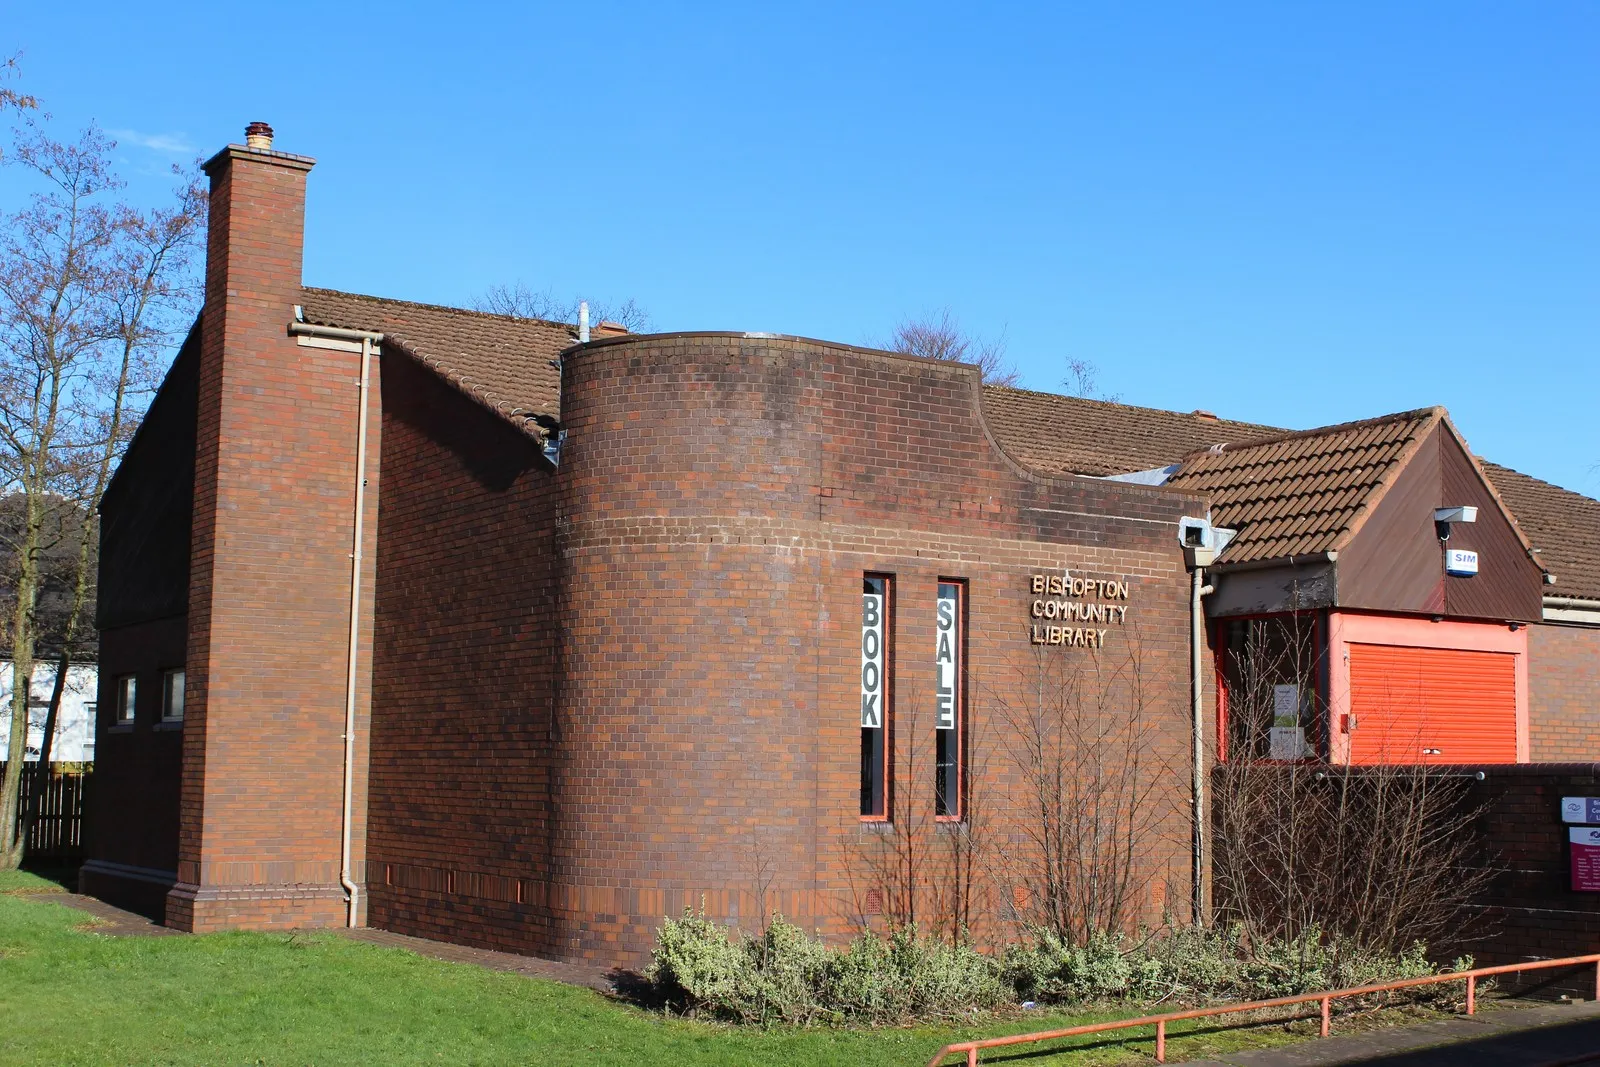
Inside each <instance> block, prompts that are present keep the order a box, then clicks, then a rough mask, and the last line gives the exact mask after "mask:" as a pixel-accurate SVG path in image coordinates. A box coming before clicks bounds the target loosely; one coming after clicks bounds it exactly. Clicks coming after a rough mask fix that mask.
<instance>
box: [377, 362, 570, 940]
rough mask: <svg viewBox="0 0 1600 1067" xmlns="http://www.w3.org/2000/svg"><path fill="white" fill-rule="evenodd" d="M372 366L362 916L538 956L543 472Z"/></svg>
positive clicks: (416, 371) (413, 380)
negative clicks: (369, 705)
mask: <svg viewBox="0 0 1600 1067" xmlns="http://www.w3.org/2000/svg"><path fill="white" fill-rule="evenodd" d="M383 369H384V395H383V405H384V413H383V423H384V424H383V457H382V462H383V484H384V495H383V504H382V507H381V509H380V518H379V537H378V560H377V586H376V589H377V593H376V596H377V599H376V604H375V612H376V642H375V651H374V657H375V658H374V666H373V671H374V686H373V718H372V743H371V752H372V757H371V790H370V801H369V812H370V821H369V826H370V828H371V829H370V831H369V836H368V842H367V847H368V854H369V856H370V857H371V867H370V870H371V875H370V877H369V879H368V887H369V892H370V905H369V910H368V921H369V922H370V923H371V925H374V926H378V927H383V928H387V929H395V930H403V931H406V932H410V933H415V934H419V935H422V936H428V937H438V938H447V939H450V940H456V941H465V942H467V943H471V944H479V945H489V946H499V947H506V948H514V949H522V950H524V951H535V950H538V951H545V950H549V949H550V947H551V945H552V944H553V940H552V935H551V933H550V929H549V920H548V910H547V909H544V908H542V907H540V906H539V905H538V904H537V903H535V902H534V898H533V895H532V894H531V893H530V892H528V889H527V886H528V885H530V884H533V883H539V884H542V883H543V881H544V880H547V879H549V878H550V877H551V868H550V865H549V828H550V823H551V819H552V818H553V817H554V813H555V804H554V802H553V800H552V795H551V789H550V769H551V765H552V762H553V753H554V751H555V745H556V739H554V738H552V736H551V734H550V708H551V702H552V700H553V697H554V692H555V690H554V686H553V681H554V678H555V672H556V669H557V663H556V653H557V649H556V647H555V642H554V637H553V634H554V631H555V625H556V615H555V602H554V592H553V585H552V580H553V575H554V569H553V564H554V555H553V553H552V551H551V544H552V537H553V535H554V534H553V530H554V525H555V523H554V516H555V498H554V495H553V492H552V482H553V480H554V475H553V474H552V473H551V471H550V469H549V467H548V465H547V464H545V463H544V462H543V460H542V459H541V458H540V457H539V451H538V447H537V445H536V444H535V443H534V442H533V441H532V440H530V439H529V438H527V437H526V436H524V435H522V434H521V433H519V432H518V431H516V430H514V429H512V428H511V427H510V426H509V425H507V424H506V423H505V422H503V421H502V420H500V419H498V418H496V417H495V416H493V415H491V414H490V413H488V412H486V411H484V410H483V408H481V407H480V406H478V405H476V404H474V403H472V402H471V401H469V400H467V399H466V398H464V397H463V396H461V395H460V394H459V393H458V392H456V391H455V390H453V389H450V388H447V387H446V386H444V385H443V384H441V383H440V382H439V380H438V379H437V378H436V377H435V376H434V375H433V372H431V371H429V370H426V369H424V368H422V367H420V366H418V365H417V364H416V363H414V362H412V361H411V360H410V359H409V357H406V356H401V355H393V356H387V357H385V360H384V368H383ZM452 884H453V885H454V887H455V890H456V891H455V892H450V891H449V890H450V888H451V885H452ZM430 886H431V887H434V891H429V889H428V887H430ZM519 900H522V901H525V902H526V905H525V906H524V905H519V904H518V903H517V902H518V901H519Z"/></svg>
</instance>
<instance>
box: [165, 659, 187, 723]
mask: <svg viewBox="0 0 1600 1067" xmlns="http://www.w3.org/2000/svg"><path fill="white" fill-rule="evenodd" d="M161 721H162V722H182V721H183V671H181V670H173V671H162V672H161Z"/></svg>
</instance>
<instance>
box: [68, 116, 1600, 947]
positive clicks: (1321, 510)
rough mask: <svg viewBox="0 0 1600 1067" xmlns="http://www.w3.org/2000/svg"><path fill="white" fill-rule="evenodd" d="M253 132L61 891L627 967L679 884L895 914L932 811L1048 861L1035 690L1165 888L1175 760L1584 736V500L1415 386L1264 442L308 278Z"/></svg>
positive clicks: (952, 838)
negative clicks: (1400, 400) (1492, 457)
mask: <svg viewBox="0 0 1600 1067" xmlns="http://www.w3.org/2000/svg"><path fill="white" fill-rule="evenodd" d="M247 141H248V143H247V144H245V145H233V146H229V147H228V148H226V149H224V150H223V151H221V152H220V153H218V154H217V155H216V156H215V157H214V158H213V159H212V160H211V161H210V162H209V163H208V164H207V172H208V174H209V175H210V178H211V214H210V232H209V238H208V245H207V265H206V294H207V296H206V303H205V307H204V310H203V312H202V313H201V314H200V316H199V318H198V320H197V321H196V323H195V324H194V328H193V330H192V332H191V333H190V335H189V337H188V339H187V341H186V342H185V343H184V345H183V346H182V348H181V350H180V351H179V352H178V353H177V356H176V359H175V361H174V363H173V366H172V370H171V372H170V374H169V375H168V377H167V379H166V381H165V383H164V385H163V386H162V388H161V390H160V392H159V394H158V395H157V396H156V398H155V400H154V402H153V404H152V406H151V408H150V411H149V415H148V418H147V419H146V421H145V422H144V424H143V426H142V427H141V428H140V430H139V433H138V436H137V438H136V439H135V440H134V442H133V443H132V445H131V447H130V449H129V451H128V454H127V458H126V460H125V461H124V463H123V464H122V466H121V469H120V470H119V471H118V473H117V475H116V478H115V481H114V483H113V484H112V486H111V487H110V489H109V491H108V492H107V494H106V497H105V503H104V507H103V513H102V529H103V542H102V552H101V575H100V586H99V588H100V599H99V607H98V611H99V616H98V624H99V627H100V632H101V653H100V666H101V683H100V684H101V686H102V689H103V692H102V693H101V694H100V698H99V709H100V710H99V722H98V723H97V725H96V746H97V758H98V766H97V770H96V774H95V781H94V792H93V795H92V797H91V799H90V809H89V813H88V831H87V834H88V842H87V850H88V855H89V860H88V862H87V863H86V865H85V866H84V868H83V871H82V886H83V889H84V891H86V892H89V893H92V894H95V895H97V896H100V897H103V898H105V899H107V900H111V901H115V902H118V903H121V904H124V905H127V906H132V907H136V908H138V909H140V910H143V911H145V912H147V913H148V914H151V915H153V916H155V917H157V918H158V919H159V920H160V921H162V922H164V923H166V924H168V925H171V926H175V927H178V928H180V929H185V930H217V929H224V928H270V927H280V926H319V925H326V926H336V925H344V924H346V923H351V924H365V925H371V926H376V927H382V928H385V929H390V930H396V931H401V932H405V933H410V934H416V935H420V936H425V937H433V938H440V939H445V940H452V941H457V942H462V943H466V944H473V945H481V946H489V947H495V948H502V949H508V950H513V951H520V952H530V953H538V954H543V955H548V956H554V957H559V958H567V959H587V960H596V961H602V962H607V963H612V962H615V963H622V964H637V963H639V962H641V961H642V960H643V959H644V958H645V956H646V954H647V953H648V950H649V946H650V944H651V940H652V937H653V934H654V931H655V928H656V927H657V925H658V924H659V922H660V920H661V918H662V917H663V916H665V915H669V914H674V913H677V912H678V911H680V910H681V909H683V908H685V907H694V908H696V909H699V908H702V907H703V908H704V909H705V910H706V912H707V914H708V915H711V916H713V917H716V918H718V919H721V920H726V921H732V922H740V921H753V920H754V919H755V917H757V916H759V915H761V914H766V913H768V912H770V911H781V912H782V913H783V914H784V915H786V916H788V917H790V918H792V919H794V920H796V921H798V922H800V923H802V924H803V925H806V926H808V927H812V928H817V929H820V930H822V931H824V932H825V933H828V934H839V935H842V934H844V933H845V932H847V931H849V930H850V929H853V928H855V927H856V926H858V925H859V924H860V923H863V922H872V921H874V919H875V917H876V916H878V915H879V914H880V913H881V912H883V911H884V909H885V908H887V907H889V906H890V904H889V903H888V902H887V897H886V894H888V893H889V890H890V889H891V888H892V887H887V886H886V885H885V884H884V883H883V881H882V874H883V862H882V859H883V857H884V856H885V855H887V854H888V853H890V852H892V851H893V850H894V849H895V848H896V847H898V846H897V844H896V843H897V842H904V841H906V840H910V839H911V836H912V835H915V834H924V835H926V839H927V840H928V841H931V842H933V843H934V844H935V845H936V846H937V847H935V848H933V849H931V850H930V851H929V853H928V857H927V859H926V861H925V862H927V863H929V864H931V865H934V866H937V865H938V864H942V863H959V862H960V850H959V845H960V842H961V841H963V840H965V839H966V838H965V837H964V836H963V835H975V834H977V833H978V832H979V831H980V828H981V832H982V833H983V834H984V835H986V839H987V840H989V841H991V842H992V843H993V845H994V851H995V852H996V853H997V854H1000V855H1004V856H1005V857H1007V859H1008V860H1009V861H1014V863H1016V864H1019V865H1024V866H1025V865H1026V863H1027V862H1028V855H1029V851H1028V850H1029V849H1030V848H1032V847H1033V845H1032V844H1031V842H1033V841H1034V840H1035V838H1034V836H1032V835H1030V834H1029V833H1028V829H1029V823H1028V820H1029V819H1030V818H1032V817H1033V816H1032V815H1031V814H1030V813H1031V812H1033V811H1035V810H1037V805H1034V804H1031V803H1030V795H1031V794H1030V790H1032V789H1034V788H1035V786H1034V784H1033V783H1034V781H1035V778H1036V776H1034V775H1033V774H1032V772H1031V771H1030V768H1029V767H1028V766H1027V765H1026V760H1024V759H1021V758H1019V757H1018V755H1017V753H1018V751H1019V750H1020V749H1021V748H1022V747H1025V746H1022V745H1021V744H1020V743H1019V742H1020V740H1022V739H1023V735H1022V733H1019V731H1024V730H1025V729H1026V724H1027V723H1029V722H1038V721H1041V718H1040V717H1041V716H1042V715H1045V713H1046V712H1048V713H1049V715H1053V716H1055V717H1056V721H1064V720H1063V719H1062V716H1073V715H1081V714H1088V713H1090V712H1091V711H1092V713H1093V714H1094V715H1096V716H1099V718H1098V719H1097V720H1096V721H1097V723H1099V724H1100V725H1099V726H1098V727H1097V728H1098V729H1100V731H1101V733H1100V734H1099V735H1098V736H1102V737H1107V738H1115V739H1116V742H1115V743H1118V744H1128V743H1133V744H1137V745H1138V746H1139V750H1140V752H1141V754H1142V757H1141V758H1143V759H1145V760H1146V762H1145V763H1144V764H1142V766H1145V767H1147V768H1149V771H1148V773H1150V774H1151V775H1152V777H1151V779H1150V787H1149V790H1148V792H1147V794H1145V795H1146V796H1147V799H1146V800H1145V801H1144V802H1143V803H1144V804H1146V805H1147V808H1146V809H1145V810H1146V811H1147V812H1148V819H1147V821H1146V823H1145V824H1144V826H1143V828H1142V830H1141V833H1140V835H1139V840H1138V842H1137V844H1136V852H1137V855H1136V857H1135V858H1136V862H1137V865H1138V869H1139V872H1140V876H1139V879H1138V889H1137V893H1138V900H1137V902H1136V903H1137V908H1136V910H1137V911H1139V912H1140V913H1141V914H1147V915H1150V916H1157V915H1159V914H1160V913H1161V911H1162V910H1163V909H1169V908H1180V909H1181V908H1187V907H1188V906H1189V905H1190V901H1189V896H1190V894H1191V886H1192V885H1194V884H1195V882H1196V879H1195V878H1194V874H1195V867H1194V865H1195V863H1196V860H1197V859H1198V860H1199V861H1200V862H1201V863H1204V855H1203V852H1202V851H1201V850H1202V849H1203V843H1202V844H1200V845H1198V846H1197V842H1196V840H1195V835H1194V834H1193V833H1192V832H1191V831H1192V826H1193V820H1194V818H1195V805H1194V796H1193V783H1194V782H1196V781H1198V780H1199V779H1198V777H1197V773H1196V772H1197V771H1198V769H1199V768H1197V767H1196V760H1197V758H1198V759H1199V761H1201V762H1202V763H1204V764H1205V765H1207V766H1209V765H1210V763H1211V762H1212V761H1214V760H1216V759H1226V760H1243V759H1279V760H1283V759H1304V760H1314V761H1325V762H1329V763H1333V764H1360V763H1365V762H1384V761H1391V762H1433V763H1474V764H1483V763H1516V762H1529V761H1551V760H1578V759H1583V760H1589V759H1593V758H1594V757H1595V756H1596V755H1597V754H1600V744H1597V742H1600V738H1597V736H1596V731H1595V729H1594V727H1593V725H1592V723H1591V716H1590V715H1589V714H1588V712H1587V708H1586V706H1585V701H1586V699H1587V697H1586V693H1585V690H1584V687H1583V684H1582V681H1581V677H1580V675H1581V671H1582V665H1583V664H1586V663H1589V662H1591V661H1592V660H1593V659H1594V657H1595V654H1596V652H1597V651H1600V645H1597V644H1596V634H1597V632H1600V631H1597V630H1596V629H1595V627H1596V625H1597V624H1600V566H1596V565H1595V564H1594V563H1593V562H1592V561H1593V560H1595V559H1600V552H1597V551H1596V548H1597V547H1600V546H1597V545H1596V539H1597V536H1600V534H1597V531H1600V511H1597V509H1600V504H1596V503H1595V502H1594V501H1591V500H1588V499H1587V498H1585V497H1581V496H1578V495H1577V494H1572V493H1567V492H1566V491H1565V490H1560V489H1557V488H1556V487H1554V486H1549V485H1546V484H1545V483H1542V482H1539V481H1537V480H1536V479H1533V478H1529V477H1528V476H1526V475H1522V474H1519V473H1517V472H1515V471H1510V470H1508V469H1506V468H1502V467H1497V466H1495V465H1493V464H1492V463H1488V462H1487V461H1485V460H1482V459H1480V458H1479V457H1476V456H1474V455H1473V454H1472V452H1471V451H1470V449H1469V448H1468V447H1467V445H1466V442H1465V440H1464V439H1463V438H1462V436H1461V434H1460V433H1459V432H1458V430H1457V428H1456V427H1455V426H1454V424H1453V423H1452V422H1451V420H1450V418H1449V416H1448V414H1447V413H1446V412H1444V411H1443V410H1442V409H1438V408H1427V409H1421V410H1416V411H1408V412H1402V413H1398V414H1393V415H1386V416H1382V417H1378V418H1373V419H1367V420H1363V421H1359V422H1354V423H1347V424H1343V425H1339V426H1333V427H1325V428H1321V429H1315V430H1308V431H1296V432H1289V431H1284V430H1279V429H1275V428H1273V427H1268V426H1257V425H1250V424H1244V423H1236V422H1229V421H1227V420H1224V419H1219V418H1217V417H1215V416H1213V415H1210V414H1208V413H1205V412H1166V411H1157V410H1153V409H1148V408H1137V407H1130V406H1126V405H1121V404H1111V403H1104V402H1099V401H1092V400H1085V399H1080V398H1073V397H1065V396H1056V395H1052V394H1048V393H1038V392H1030V391H1026V390H1020V389H1012V388H1005V387H996V386H986V385H984V384H983V382H982V381H981V380H980V377H979V375H978V372H977V370H976V369H975V368H973V367H970V366H965V365H961V364H954V363H949V362H940V361H932V360H924V359H918V358H914V357H910V356H904V355H898V354H893V353H887V352H879V351H873V350H869V349H864V348H859V347H854V346H850V345H843V344H834V343H829V342H824V341H816V340H808V339H803V338H796V337H787V336H777V335H771V334H759V333H736V332H721V333H717V332H707V333H675V334H655V335H637V336H636V335H632V334H628V333H627V332H625V331H623V330H622V329H621V328H620V327H615V326H612V325H610V324H605V323H602V324H599V325H597V326H596V327H595V329H594V330H593V331H589V330H588V329H587V327H586V326H581V327H575V326H573V325H570V324H564V323H554V322H544V321H538V320H525V319H512V318H504V317H499V316H495V315H488V314H481V313H477V312H470V311H463V310H458V309H452V308H442V307H434V306H429V305H423V304H414V303H408V302H404V301H398V300H388V299H379V298H375V297H369V296H361V295H356V294H351V293H345V292H340V291H335V290H329V289H317V288H308V287H306V286H304V285H303V284H302V282H301V277H300V272H301V259H302V239H303V216H304V203H305V195H306V187H307V178H308V175H309V173H310V171H311V169H312V160H310V159H308V158H305V157H302V156H298V155H292V154H288V153H285V152H282V151H280V150H278V149H277V148H275V147H273V144H272V138H271V133H270V131H269V130H266V129H265V128H264V127H252V130H251V133H250V137H249V138H248V139H247ZM1440 515H1445V516H1447V517H1446V518H1440V517H1439V516H1440ZM1469 519H1470V521H1469ZM1465 554H1470V556H1471V559H1472V561H1473V563H1474V565H1475V569H1476V573H1458V572H1460V571H1461V570H1462V566H1463V565H1462V564H1461V562H1460V561H1461V560H1463V559H1465V558H1466V555H1465ZM1447 558H1449V559H1453V560H1455V561H1456V562H1455V563H1454V564H1452V565H1451V566H1450V567H1449V568H1447V566H1446V560H1447ZM886 850H887V852H886ZM951 857H954V858H951ZM1023 882H1024V880H1023V879H1021V878H1020V877H1019V876H1018V875H1017V874H1016V872H1015V870H1013V871H1010V872H1009V873H1008V872H1007V871H1006V870H997V871H996V872H995V873H994V874H993V875H992V877H990V878H989V879H988V881H987V883H986V884H984V885H981V886H977V887H971V886H969V887H968V890H967V891H968V892H969V894H973V895H972V896H971V899H970V900H969V903H970V904H972V907H973V910H974V913H977V912H981V913H982V914H983V915H985V916H988V918H987V919H986V920H985V921H991V922H998V921H1013V920H1015V921H1026V919H1027V917H1028V910H1029V909H1030V908H1031V907H1034V906H1035V905H1036V901H1035V900H1033V898H1031V897H1030V896H1029V893H1028V892H1027V887H1026V885H1025V884H1023Z"/></svg>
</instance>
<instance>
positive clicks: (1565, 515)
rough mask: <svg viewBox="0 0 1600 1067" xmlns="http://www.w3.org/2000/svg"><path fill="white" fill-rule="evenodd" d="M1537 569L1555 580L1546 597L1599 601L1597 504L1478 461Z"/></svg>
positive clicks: (1599, 515)
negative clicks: (1527, 545)
mask: <svg viewBox="0 0 1600 1067" xmlns="http://www.w3.org/2000/svg"><path fill="white" fill-rule="evenodd" d="M1478 462H1479V463H1481V464H1482V465H1483V470H1484V473H1485V474H1487V475H1488V476H1489V481H1490V482H1492V483H1494V487H1495V489H1496V490H1497V491H1498V492H1499V494H1500V499H1501V500H1503V501H1504V502H1505V505H1506V507H1507V508H1509V509H1510V510H1511V513H1512V514H1513V515H1515V516H1516V517H1517V525H1519V526H1521V527H1522V532H1523V533H1525V534H1527V535H1528V540H1529V541H1531V542H1532V543H1533V548H1534V551H1535V553H1536V558H1537V559H1538V561H1539V565H1540V566H1542V567H1543V568H1544V569H1545V570H1547V571H1549V572H1550V573H1551V574H1552V575H1554V576H1555V584H1554V585H1551V586H1547V587H1546V588H1545V595H1546V596H1557V597H1574V598H1576V599H1579V600H1600V500H1592V499H1590V498H1589V497H1586V496H1584V495H1583V494H1581V493H1574V492H1573V491H1572V490H1570V489H1563V488H1561V487H1560V486H1558V485H1551V484H1550V483H1549V482H1541V481H1540V480H1539V479H1537V478H1532V477H1529V476H1528V475H1526V474H1523V473H1522V472H1520V471H1514V470H1512V469H1511V468H1510V467H1502V466H1500V465H1499V464H1498V463H1490V462H1488V461H1487V460H1484V459H1480V460H1478Z"/></svg>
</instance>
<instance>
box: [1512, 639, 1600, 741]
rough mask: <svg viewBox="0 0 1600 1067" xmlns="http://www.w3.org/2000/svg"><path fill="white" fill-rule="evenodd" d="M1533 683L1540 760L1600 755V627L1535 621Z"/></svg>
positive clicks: (1532, 724) (1533, 727)
mask: <svg viewBox="0 0 1600 1067" xmlns="http://www.w3.org/2000/svg"><path fill="white" fill-rule="evenodd" d="M1528 689H1529V696H1530V699H1531V702H1532V707H1531V708H1530V710H1529V723H1528V726H1529V732H1530V735H1531V736H1530V742H1531V746H1532V757H1533V760H1534V761H1535V762H1542V761H1550V762H1566V761H1571V760H1593V759H1600V630H1597V629H1591V628H1588V627H1583V626H1559V625H1555V624H1553V623H1542V624H1539V625H1535V626H1530V627H1529V628H1528Z"/></svg>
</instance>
